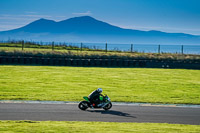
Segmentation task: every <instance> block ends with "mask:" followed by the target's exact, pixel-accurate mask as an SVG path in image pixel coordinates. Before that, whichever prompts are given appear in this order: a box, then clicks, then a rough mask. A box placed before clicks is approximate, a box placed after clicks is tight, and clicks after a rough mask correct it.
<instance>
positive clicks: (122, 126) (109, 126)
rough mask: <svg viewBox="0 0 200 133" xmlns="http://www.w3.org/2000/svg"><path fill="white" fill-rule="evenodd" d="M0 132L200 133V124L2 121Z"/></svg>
mask: <svg viewBox="0 0 200 133" xmlns="http://www.w3.org/2000/svg"><path fill="white" fill-rule="evenodd" d="M0 132H9V133H10V132H29V133H32V132H37V133H40V132H41V133H44V132H81V133H88V132H96V133H102V132H109V133H110V132H113V133H119V132H120V133H127V132H136V133H169V132H170V133H174V132H176V133H178V132H180V133H199V132H200V126H199V125H182V124H167V123H114V122H109V123H108V122H68V121H0Z"/></svg>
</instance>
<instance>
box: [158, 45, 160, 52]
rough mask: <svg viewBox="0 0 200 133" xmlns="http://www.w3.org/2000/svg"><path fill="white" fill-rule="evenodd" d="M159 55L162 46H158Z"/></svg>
mask: <svg viewBox="0 0 200 133" xmlns="http://www.w3.org/2000/svg"><path fill="white" fill-rule="evenodd" d="M158 53H159V54H160V45H158Z"/></svg>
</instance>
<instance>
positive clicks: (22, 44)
mask: <svg viewBox="0 0 200 133" xmlns="http://www.w3.org/2000/svg"><path fill="white" fill-rule="evenodd" d="M22 50H24V40H22Z"/></svg>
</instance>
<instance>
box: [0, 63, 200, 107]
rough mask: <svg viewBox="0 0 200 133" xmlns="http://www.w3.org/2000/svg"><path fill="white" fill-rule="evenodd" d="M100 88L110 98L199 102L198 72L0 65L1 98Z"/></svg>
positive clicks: (74, 97) (72, 95) (71, 97)
mask: <svg viewBox="0 0 200 133" xmlns="http://www.w3.org/2000/svg"><path fill="white" fill-rule="evenodd" d="M98 87H101V88H103V92H104V93H106V94H108V95H109V96H110V98H111V100H112V101H118V102H122V101H123V102H150V103H186V104H200V95H199V94H200V71H199V70H184V69H145V68H93V67H49V66H6V65H5V66H4V65H2V66H0V99H1V100H52V101H54V100H55V101H80V100H82V97H83V96H87V95H88V94H89V93H90V92H91V91H93V90H94V89H96V88H98Z"/></svg>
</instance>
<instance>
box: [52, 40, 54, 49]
mask: <svg viewBox="0 0 200 133" xmlns="http://www.w3.org/2000/svg"><path fill="white" fill-rule="evenodd" d="M52 51H54V42H52Z"/></svg>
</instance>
